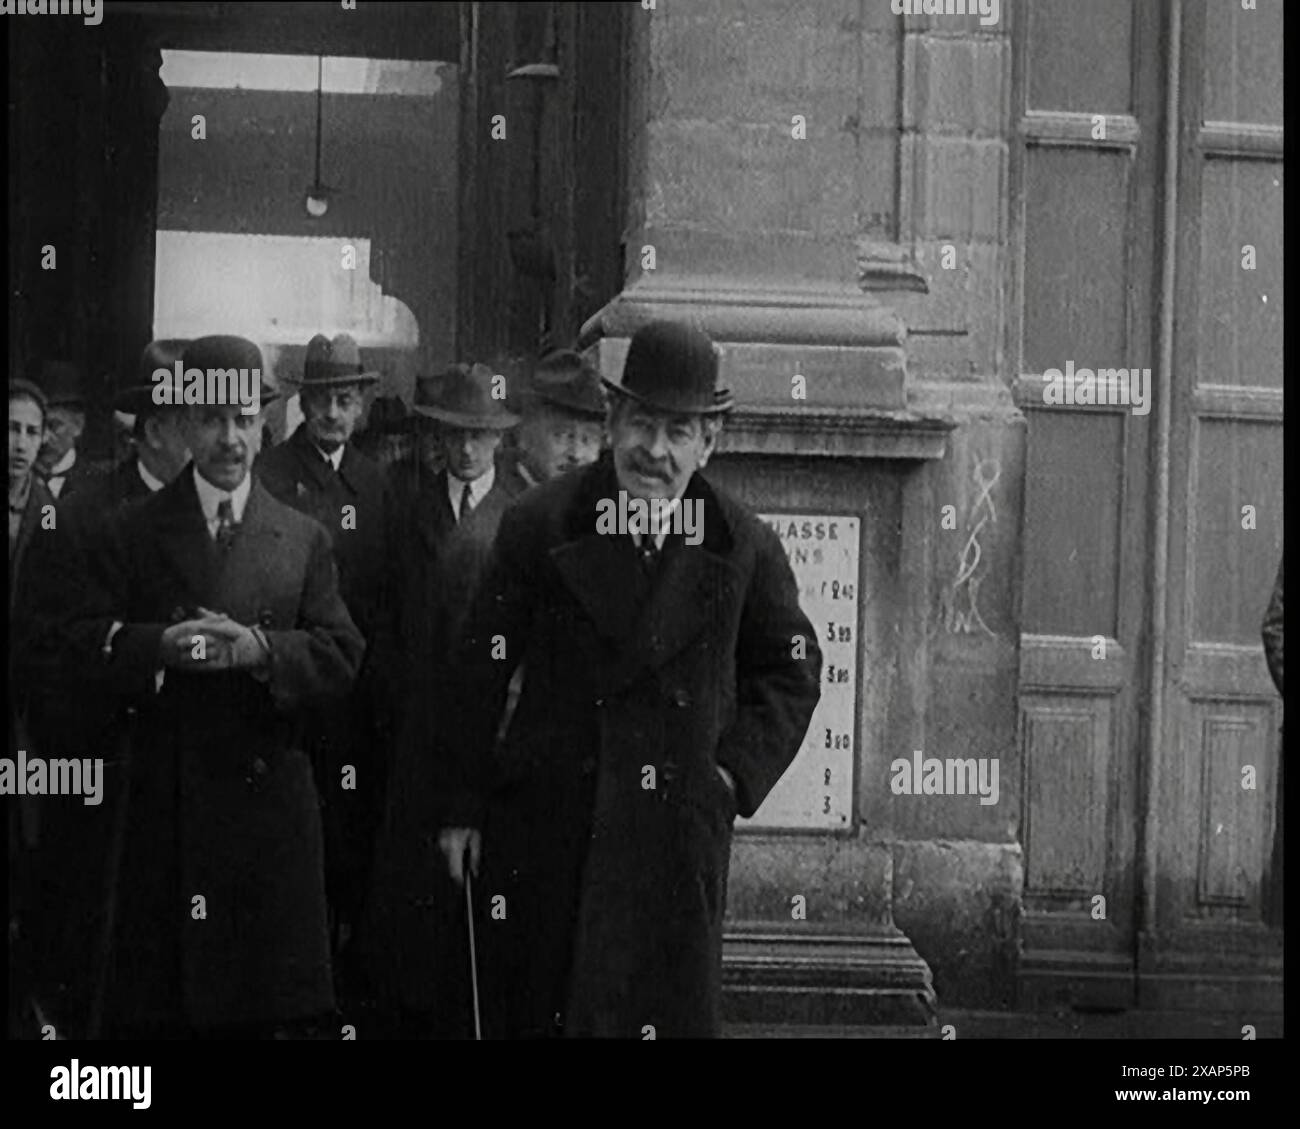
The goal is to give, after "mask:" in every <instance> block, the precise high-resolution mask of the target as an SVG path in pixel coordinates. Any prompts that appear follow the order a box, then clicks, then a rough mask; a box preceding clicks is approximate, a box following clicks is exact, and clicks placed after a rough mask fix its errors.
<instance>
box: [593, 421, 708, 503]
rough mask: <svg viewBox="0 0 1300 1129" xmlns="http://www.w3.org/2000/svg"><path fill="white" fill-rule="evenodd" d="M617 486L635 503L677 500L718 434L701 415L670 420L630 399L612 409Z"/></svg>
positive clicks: (610, 434)
mask: <svg viewBox="0 0 1300 1129" xmlns="http://www.w3.org/2000/svg"><path fill="white" fill-rule="evenodd" d="M609 439H610V447H611V448H612V450H613V453H614V469H615V470H616V471H617V472H618V484H619V486H621V487H622V488H623V489H624V490H626V491H627V492H628V495H629V496H630V497H633V498H644V499H645V500H646V501H649V500H650V499H652V498H675V497H677V496H678V495H680V494H681V493H682V491H684V490H685V489H686V484H687V482H689V481H690V478H691V475H692V474H694V473H695V472H696V471H697V470H699V469H701V468H702V467H703V466H704V465H705V464H706V463H707V462H708V461H709V456H710V455H711V454H713V447H714V444H715V443H716V434H715V432H714V431H713V430H711V429H710V428H708V427H706V426H705V423H704V419H703V417H701V416H698V415H675V414H674V415H670V414H667V413H663V412H658V411H655V410H654V409H652V408H649V407H646V406H645V405H643V404H641V403H639V402H638V401H636V400H633V399H630V398H620V399H616V400H615V401H614V403H613V404H611V405H610V410H609Z"/></svg>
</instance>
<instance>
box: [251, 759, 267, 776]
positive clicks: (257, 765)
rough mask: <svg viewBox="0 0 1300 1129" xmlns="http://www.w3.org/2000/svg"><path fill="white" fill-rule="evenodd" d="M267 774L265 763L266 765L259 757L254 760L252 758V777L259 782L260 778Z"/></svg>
mask: <svg viewBox="0 0 1300 1129" xmlns="http://www.w3.org/2000/svg"><path fill="white" fill-rule="evenodd" d="M267 772H268V767H267V763H266V761H264V760H263V759H262V758H261V757H254V758H253V776H254V777H255V778H256V779H258V780H261V779H262V777H263V776H265V775H266V774H267Z"/></svg>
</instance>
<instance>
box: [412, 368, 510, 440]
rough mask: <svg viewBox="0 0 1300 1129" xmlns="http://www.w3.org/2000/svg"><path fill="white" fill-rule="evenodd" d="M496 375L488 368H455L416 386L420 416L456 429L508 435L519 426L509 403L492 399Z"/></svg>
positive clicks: (426, 378) (424, 378)
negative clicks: (497, 432) (501, 432)
mask: <svg viewBox="0 0 1300 1129" xmlns="http://www.w3.org/2000/svg"><path fill="white" fill-rule="evenodd" d="M494 381H495V374H494V373H493V372H492V370H491V369H490V368H488V367H487V365H472V366H471V365H465V364H459V365H452V366H451V368H449V369H447V370H446V371H445V372H442V373H439V374H438V375H437V376H422V377H420V378H419V379H418V380H416V382H415V402H414V403H413V404H412V405H411V407H412V408H414V409H415V411H417V412H418V413H419V414H420V415H422V416H427V417H428V418H430V419H436V420H441V421H442V422H443V423H449V424H451V425H452V426H454V427H465V428H474V429H490V430H494V431H505V430H507V429H508V428H511V427H514V425H515V424H517V423H518V422H519V417H518V416H517V415H515V413H514V412H512V411H510V410H509V409H508V408H507V407H506V405H505V401H504V400H501V399H498V398H497V397H495V396H493V395H492V391H493V388H492V386H493V383H494Z"/></svg>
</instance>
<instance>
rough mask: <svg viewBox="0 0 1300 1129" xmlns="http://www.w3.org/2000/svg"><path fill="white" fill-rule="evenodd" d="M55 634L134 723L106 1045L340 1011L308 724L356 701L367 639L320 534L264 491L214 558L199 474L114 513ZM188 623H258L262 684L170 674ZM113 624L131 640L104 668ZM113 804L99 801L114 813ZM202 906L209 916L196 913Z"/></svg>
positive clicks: (117, 647) (185, 475) (257, 491)
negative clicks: (169, 629)
mask: <svg viewBox="0 0 1300 1129" xmlns="http://www.w3.org/2000/svg"><path fill="white" fill-rule="evenodd" d="M93 565H94V567H93V568H92V569H91V570H90V572H89V574H88V577H87V582H86V584H85V587H84V592H83V594H82V597H81V598H80V599H79V600H77V601H76V602H75V606H74V608H73V609H72V612H71V614H70V615H69V617H68V619H67V620H66V622H65V623H64V624H63V625H62V626H61V628H60V631H61V633H62V635H63V637H64V641H65V644H66V645H67V646H68V647H69V648H70V649H72V650H73V651H76V652H79V653H80V655H81V659H80V661H79V665H80V666H82V667H84V668H85V669H87V670H93V669H96V663H95V655H96V654H98V655H99V659H98V667H97V669H98V672H99V674H98V678H99V679H100V681H101V682H102V683H103V685H104V686H105V687H106V688H108V689H110V690H111V691H112V692H113V693H114V694H115V695H116V696H117V697H118V699H119V701H121V702H122V703H123V704H124V705H129V706H132V707H134V709H135V719H134V728H133V733H132V736H131V757H130V770H129V773H128V783H127V788H128V790H129V795H128V809H127V810H128V817H127V819H126V820H125V834H124V838H123V842H122V845H121V865H120V868H119V871H118V873H119V881H118V884H117V889H116V927H115V929H114V931H113V958H112V969H111V975H110V977H109V983H108V987H107V994H106V1003H105V1024H104V1026H105V1030H106V1031H117V1030H126V1031H129V1030H139V1029H142V1028H149V1027H154V1026H160V1027H164V1028H169V1029H170V1028H176V1027H186V1026H188V1027H190V1028H195V1029H211V1028H217V1027H222V1026H225V1025H242V1024H263V1023H278V1022H287V1021H292V1020H296V1019H300V1018H305V1017H310V1016H315V1015H318V1014H321V1013H324V1012H329V1011H331V1010H332V1009H333V1007H334V994H333V987H332V983H331V975H330V960H329V946H328V937H327V932H326V905H325V892H324V874H323V863H322V844H321V827H320V813H319V810H318V806H317V797H316V791H315V788H314V786H313V782H312V773H311V766H310V764H309V762H308V759H307V756H306V755H305V753H304V752H303V750H302V742H301V736H300V734H301V724H300V723H301V720H302V717H303V715H304V714H305V713H306V712H308V711H310V710H311V709H313V708H315V707H317V706H319V704H320V703H321V702H322V701H325V700H328V699H329V698H331V697H332V696H336V695H340V694H345V693H347V692H348V690H349V689H350V687H351V685H352V683H353V681H354V679H355V677H356V674H357V670H358V668H359V666H360V663H361V658H362V653H363V650H364V643H363V640H362V638H361V635H360V633H359V632H358V631H357V629H356V627H355V626H354V625H353V623H352V620H351V619H350V617H349V616H348V612H347V609H346V607H345V606H344V604H343V601H342V599H341V597H340V596H339V592H338V585H337V580H336V575H335V566H334V563H333V559H332V554H331V551H330V544H329V537H328V535H327V534H326V532H325V530H324V529H322V528H321V527H320V526H319V525H318V524H317V523H316V522H315V521H313V520H311V519H310V518H307V517H304V516H303V515H301V514H299V513H297V512H296V511H294V510H292V509H290V508H289V507H287V506H284V505H282V504H281V503H279V502H277V501H275V499H273V498H272V497H271V496H270V495H269V494H268V493H267V492H266V491H265V490H264V489H262V487H261V486H260V484H259V483H257V481H256V480H254V482H253V487H252V490H251V493H250V495H249V498H248V503H247V506H246V508H245V511H244V515H243V520H242V521H241V522H240V524H239V526H238V528H237V532H236V534H235V537H234V540H233V543H232V544H231V545H230V547H229V548H228V549H226V550H222V549H219V548H218V547H217V546H216V545H215V544H214V543H213V541H212V538H211V537H210V535H209V533H208V530H207V526H206V524H205V522H204V519H203V513H202V509H201V507H200V505H199V501H198V496H197V492H196V490H195V487H194V479H193V474H192V470H191V469H190V468H187V469H186V470H185V471H184V472H182V473H181V474H180V475H179V476H178V477H177V479H176V480H175V481H173V482H172V483H171V484H169V485H168V486H166V487H165V488H163V489H162V490H160V491H159V492H158V493H157V494H155V495H153V496H152V497H151V498H148V499H145V500H144V501H142V502H140V503H139V504H137V505H136V506H134V507H132V508H129V509H127V510H126V511H124V512H123V513H122V515H121V517H120V519H119V520H118V521H117V522H116V523H115V524H114V527H113V530H112V536H111V538H110V539H109V540H108V541H107V542H106V543H105V545H104V546H103V548H102V549H101V551H100V553H99V554H98V555H97V557H96V559H95V561H94V562H93ZM197 607H205V608H209V609H212V610H215V611H223V612H225V613H227V614H228V615H230V616H231V617H232V618H234V619H236V620H238V621H239V622H241V623H245V624H260V625H261V626H262V627H263V629H264V631H265V634H266V638H267V640H268V642H269V644H270V650H271V664H270V670H269V678H268V679H267V680H266V681H259V680H257V679H255V678H254V677H253V676H252V675H251V674H250V673H248V672H243V671H229V672H214V673H207V674H205V673H189V672H184V671H180V670H175V669H173V670H168V671H167V672H166V675H165V677H164V681H163V683H162V686H161V689H158V686H157V682H156V672H157V669H158V667H159V663H158V646H159V640H160V638H161V636H162V633H163V631H164V629H165V627H166V625H167V624H168V623H169V622H175V621H176V620H177V619H178V618H180V617H182V616H185V617H188V616H189V615H191V614H193V610H194V609H195V608H197ZM114 621H120V622H122V623H124V624H125V626H124V627H123V628H122V629H121V630H120V631H119V632H118V633H117V635H116V637H115V638H114V640H113V645H112V650H111V654H110V655H108V656H104V655H103V654H102V650H101V649H102V646H103V643H104V640H105V638H106V637H107V634H108V631H109V629H110V627H111V626H112V624H113V622H114ZM110 799H111V797H106V802H108V801H109V800H110ZM200 896H201V897H202V899H203V903H202V905H203V909H204V910H205V911H206V912H205V913H204V912H203V911H201V910H200V908H199V905H200V903H197V902H196V899H197V898H199V897H200Z"/></svg>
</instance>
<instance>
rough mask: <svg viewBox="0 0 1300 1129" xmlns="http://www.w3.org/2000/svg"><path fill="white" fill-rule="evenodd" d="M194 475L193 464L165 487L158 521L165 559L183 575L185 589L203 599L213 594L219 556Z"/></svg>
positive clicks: (160, 541)
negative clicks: (214, 549) (209, 529)
mask: <svg viewBox="0 0 1300 1129" xmlns="http://www.w3.org/2000/svg"><path fill="white" fill-rule="evenodd" d="M194 473H195V472H194V464H193V463H191V464H190V465H189V466H187V467H186V468H185V469H184V470H183V471H181V473H180V474H178V475H177V476H176V478H175V480H174V481H173V482H171V483H169V484H168V485H166V486H164V487H163V489H162V492H161V493H162V495H163V496H162V497H161V498H160V500H159V513H158V516H157V518H156V519H155V520H156V522H157V526H158V544H159V547H160V549H161V551H162V554H163V556H164V557H166V558H167V560H168V561H170V562H171V564H172V566H173V568H175V570H176V571H177V573H179V575H180V577H181V579H182V580H183V581H184V582H185V588H186V589H187V590H188V591H190V592H192V593H193V594H194V597H195V598H196V599H199V598H201V597H202V596H203V594H205V593H209V592H211V591H212V584H213V581H214V579H215V577H216V557H215V556H214V554H213V544H212V538H211V537H210V536H209V535H208V526H207V522H205V521H204V520H203V507H202V506H200V505H199V494H198V491H197V490H196V489H195V486H194Z"/></svg>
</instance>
